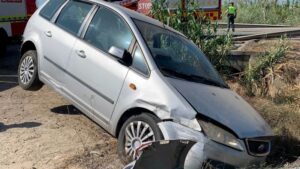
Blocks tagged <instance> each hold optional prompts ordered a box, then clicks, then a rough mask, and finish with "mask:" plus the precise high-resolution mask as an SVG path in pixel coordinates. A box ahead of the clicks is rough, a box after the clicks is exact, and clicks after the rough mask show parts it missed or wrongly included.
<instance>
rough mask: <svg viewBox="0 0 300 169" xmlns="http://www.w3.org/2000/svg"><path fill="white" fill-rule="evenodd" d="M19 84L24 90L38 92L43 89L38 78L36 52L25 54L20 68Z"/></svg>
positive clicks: (31, 51) (30, 51)
mask: <svg viewBox="0 0 300 169" xmlns="http://www.w3.org/2000/svg"><path fill="white" fill-rule="evenodd" d="M18 82H19V86H21V87H22V88H23V89H24V90H38V89H40V88H41V87H42V82H40V80H39V77H38V66H37V53H36V51H34V50H29V51H27V52H25V53H24V54H23V56H22V58H21V60H20V63H19V68H18Z"/></svg>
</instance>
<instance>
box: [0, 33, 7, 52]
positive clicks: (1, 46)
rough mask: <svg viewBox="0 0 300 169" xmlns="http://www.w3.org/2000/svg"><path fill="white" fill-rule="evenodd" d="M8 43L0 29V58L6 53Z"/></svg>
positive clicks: (5, 34) (5, 35)
mask: <svg viewBox="0 0 300 169" xmlns="http://www.w3.org/2000/svg"><path fill="white" fill-rule="evenodd" d="M7 42H8V36H7V33H6V32H5V30H3V29H0V57H3V56H4V55H5V53H6V48H7Z"/></svg>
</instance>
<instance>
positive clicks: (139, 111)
mask: <svg viewBox="0 0 300 169" xmlns="http://www.w3.org/2000/svg"><path fill="white" fill-rule="evenodd" d="M142 113H146V114H150V115H153V116H155V117H157V118H159V117H158V116H157V115H156V114H155V113H153V112H152V111H150V110H148V109H145V108H142V107H134V108H130V109H128V110H126V111H125V112H124V113H123V114H122V116H121V117H120V118H119V120H118V124H117V127H116V130H115V136H116V137H117V138H118V136H119V133H120V131H121V128H122V126H123V124H124V123H125V122H126V121H127V120H128V119H129V118H130V117H132V116H135V115H139V114H142Z"/></svg>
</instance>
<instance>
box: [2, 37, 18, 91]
mask: <svg viewBox="0 0 300 169" xmlns="http://www.w3.org/2000/svg"><path fill="white" fill-rule="evenodd" d="M19 48H20V45H19V44H18V43H17V42H12V43H11V44H10V45H9V46H8V47H7V52H6V54H5V56H4V57H0V92H2V91H5V90H8V89H10V88H13V87H15V86H17V85H18V79H17V71H18V64H19V60H20V56H19Z"/></svg>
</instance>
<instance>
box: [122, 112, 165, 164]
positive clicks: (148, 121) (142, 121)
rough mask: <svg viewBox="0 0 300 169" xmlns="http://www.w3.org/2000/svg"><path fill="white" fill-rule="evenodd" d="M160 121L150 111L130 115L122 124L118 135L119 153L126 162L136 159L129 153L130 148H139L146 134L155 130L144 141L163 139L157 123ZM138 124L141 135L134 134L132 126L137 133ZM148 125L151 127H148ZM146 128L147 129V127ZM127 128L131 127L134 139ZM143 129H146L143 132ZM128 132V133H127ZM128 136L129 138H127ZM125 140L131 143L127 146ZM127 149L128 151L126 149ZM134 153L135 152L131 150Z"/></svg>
mask: <svg viewBox="0 0 300 169" xmlns="http://www.w3.org/2000/svg"><path fill="white" fill-rule="evenodd" d="M158 122H160V119H159V118H157V117H156V116H154V115H152V114H149V113H142V114H139V115H135V116H132V117H130V118H129V119H128V120H127V121H126V122H125V123H124V124H123V126H122V128H121V130H120V133H119V136H118V155H119V158H120V159H121V161H122V162H123V163H124V164H127V163H129V162H131V161H133V160H134V158H135V157H134V156H132V154H131V155H129V154H130V150H133V149H134V148H137V147H138V146H139V145H140V144H141V141H142V140H141V139H143V138H145V136H146V135H147V133H148V134H150V133H151V131H152V132H153V135H152V136H150V135H151V134H150V135H149V138H147V139H145V140H143V141H142V143H145V142H148V141H158V140H162V139H163V135H162V133H161V131H160V129H159V127H158V125H157V123H158ZM138 125H140V130H139V135H137V136H133V132H132V129H131V126H133V131H135V134H136V133H137V131H138ZM147 126H148V127H149V128H147ZM145 128H146V129H145ZM126 129H130V130H129V133H130V135H131V136H132V139H130V138H129V137H128V136H129V134H128V132H126ZM143 129H145V131H144V133H143ZM125 132H126V133H125ZM126 136H127V137H128V138H126ZM125 142H128V143H129V144H128V145H127V146H126V144H125ZM125 149H127V152H126V150H125ZM131 153H133V152H131Z"/></svg>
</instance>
